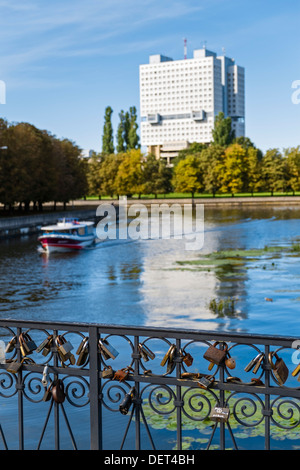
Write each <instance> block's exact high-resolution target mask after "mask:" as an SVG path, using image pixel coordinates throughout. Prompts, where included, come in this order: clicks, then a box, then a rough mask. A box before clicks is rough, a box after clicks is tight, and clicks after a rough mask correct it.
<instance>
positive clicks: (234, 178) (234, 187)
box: [220, 144, 248, 196]
mask: <svg viewBox="0 0 300 470" xmlns="http://www.w3.org/2000/svg"><path fill="white" fill-rule="evenodd" d="M246 157H247V152H246V150H245V149H244V148H243V147H241V146H240V145H239V144H232V145H230V146H229V147H227V148H226V150H225V154H224V173H223V174H222V176H221V175H220V176H221V179H222V187H221V191H222V192H224V193H227V192H229V193H231V194H232V196H233V195H234V194H236V193H239V192H242V191H244V190H245V189H246V185H247V170H248V166H247V158H246Z"/></svg>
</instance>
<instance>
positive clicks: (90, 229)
mask: <svg viewBox="0 0 300 470" xmlns="http://www.w3.org/2000/svg"><path fill="white" fill-rule="evenodd" d="M87 231H88V233H93V227H92V225H90V226H89V227H88V228H87Z"/></svg>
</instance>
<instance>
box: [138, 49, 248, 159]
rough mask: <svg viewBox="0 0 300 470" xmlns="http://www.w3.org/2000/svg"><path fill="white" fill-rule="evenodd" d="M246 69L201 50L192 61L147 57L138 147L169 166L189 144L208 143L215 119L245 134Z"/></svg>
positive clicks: (142, 68) (142, 71)
mask: <svg viewBox="0 0 300 470" xmlns="http://www.w3.org/2000/svg"><path fill="white" fill-rule="evenodd" d="M244 82H245V71H244V68H243V67H240V66H238V65H236V64H235V61H234V59H230V58H229V57H225V55H224V56H217V54H216V53H215V52H211V51H208V50H207V49H206V48H203V49H199V50H195V51H194V54H193V58H192V59H183V60H173V59H171V58H169V57H165V56H162V55H152V56H150V58H149V64H144V65H140V116H141V144H142V146H146V147H147V148H148V152H149V153H154V154H155V155H156V156H157V158H161V157H163V158H167V160H168V162H169V163H170V161H171V159H172V157H174V156H177V155H178V151H179V150H181V149H184V148H187V147H188V146H189V144H191V143H193V142H202V143H209V142H211V140H212V129H213V127H214V120H215V116H216V115H217V114H218V113H219V112H220V111H222V112H223V113H224V115H225V117H226V116H230V117H231V120H232V128H233V129H234V131H235V135H236V136H237V137H239V136H244V135H245V85H244Z"/></svg>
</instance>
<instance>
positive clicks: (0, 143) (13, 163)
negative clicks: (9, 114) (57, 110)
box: [0, 119, 88, 211]
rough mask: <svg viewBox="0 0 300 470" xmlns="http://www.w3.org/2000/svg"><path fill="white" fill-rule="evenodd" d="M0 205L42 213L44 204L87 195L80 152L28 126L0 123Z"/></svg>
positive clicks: (72, 144) (62, 201) (68, 141)
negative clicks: (36, 210)
mask: <svg viewBox="0 0 300 470" xmlns="http://www.w3.org/2000/svg"><path fill="white" fill-rule="evenodd" d="M0 148H1V149H0V203H2V204H4V206H5V208H8V209H11V208H12V207H13V206H14V205H15V204H16V203H17V204H19V208H20V209H23V210H26V211H27V210H29V206H30V204H31V203H33V206H34V208H36V209H39V210H42V208H43V204H44V203H45V202H54V205H56V203H57V202H61V203H64V205H66V203H67V202H69V201H70V200H72V199H77V198H80V197H82V196H83V195H84V194H86V193H87V191H88V184H87V171H86V162H84V161H83V160H82V159H81V158H80V156H81V149H80V148H79V147H78V146H77V145H76V144H75V143H74V142H72V141H70V140H68V139H58V138H57V137H55V136H53V135H51V134H50V133H49V132H48V131H45V130H40V129H38V128H36V127H35V126H33V125H31V124H28V123H23V122H22V123H17V124H16V123H8V122H7V121H6V120H4V119H0Z"/></svg>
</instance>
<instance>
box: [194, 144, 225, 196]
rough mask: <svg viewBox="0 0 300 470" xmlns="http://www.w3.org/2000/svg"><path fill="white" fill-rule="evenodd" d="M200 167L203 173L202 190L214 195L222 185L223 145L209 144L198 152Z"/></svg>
mask: <svg viewBox="0 0 300 470" xmlns="http://www.w3.org/2000/svg"><path fill="white" fill-rule="evenodd" d="M200 168H201V170H202V173H203V182H204V190H205V191H207V192H208V193H210V194H212V195H213V197H215V195H216V193H217V192H218V191H219V190H220V188H221V186H222V179H221V175H222V173H223V172H224V147H221V146H220V145H211V146H210V147H207V148H206V149H204V150H202V152H201V154H200Z"/></svg>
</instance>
